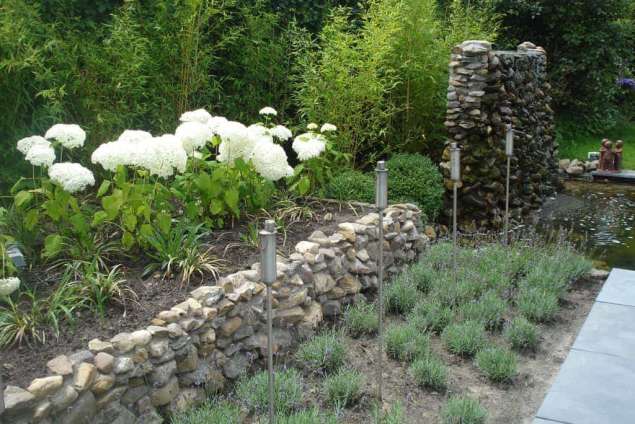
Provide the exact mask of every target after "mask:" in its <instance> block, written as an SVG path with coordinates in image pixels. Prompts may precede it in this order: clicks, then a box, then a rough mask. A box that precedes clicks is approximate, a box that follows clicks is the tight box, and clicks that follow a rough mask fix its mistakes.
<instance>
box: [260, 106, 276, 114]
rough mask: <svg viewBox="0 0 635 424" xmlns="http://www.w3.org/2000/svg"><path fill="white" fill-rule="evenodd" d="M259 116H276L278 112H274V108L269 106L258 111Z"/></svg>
mask: <svg viewBox="0 0 635 424" xmlns="http://www.w3.org/2000/svg"><path fill="white" fill-rule="evenodd" d="M258 113H259V114H260V115H265V116H268V115H271V116H277V115H278V112H276V110H275V109H274V108H272V107H271V106H267V107H263V108H262V109H260V112H258Z"/></svg>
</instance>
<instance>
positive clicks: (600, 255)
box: [537, 182, 635, 270]
mask: <svg viewBox="0 0 635 424" xmlns="http://www.w3.org/2000/svg"><path fill="white" fill-rule="evenodd" d="M537 228H538V231H539V232H541V233H543V234H544V233H549V232H553V231H558V229H560V228H562V229H565V230H567V231H569V232H570V233H571V237H572V238H573V239H574V240H575V241H576V242H577V243H579V244H580V247H581V248H582V249H583V250H584V251H585V252H586V253H587V254H588V255H589V256H590V257H591V258H592V259H594V260H596V261H598V262H600V264H598V265H604V266H608V267H610V268H612V267H619V268H626V269H633V270H635V186H633V185H626V184H607V183H591V182H566V183H565V190H564V191H563V192H561V193H559V194H557V195H556V196H555V197H553V198H551V199H549V200H548V201H547V202H545V204H544V206H543V208H542V211H541V212H540V215H539V221H538V225H537Z"/></svg>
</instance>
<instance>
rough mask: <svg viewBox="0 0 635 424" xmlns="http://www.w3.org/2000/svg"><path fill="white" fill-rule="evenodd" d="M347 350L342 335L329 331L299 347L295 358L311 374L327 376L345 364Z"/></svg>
mask: <svg viewBox="0 0 635 424" xmlns="http://www.w3.org/2000/svg"><path fill="white" fill-rule="evenodd" d="M345 356H346V349H345V347H344V343H343V341H342V336H341V334H340V333H338V332H335V331H328V332H326V333H323V334H320V335H319V336H316V337H313V338H312V339H310V340H307V341H305V342H304V343H302V344H301V345H300V346H299V347H298V351H297V352H296V354H295V358H296V360H297V361H298V362H300V363H301V364H302V366H304V367H305V368H306V369H308V370H309V371H311V372H315V373H321V374H327V373H331V372H334V371H337V370H339V369H340V367H341V366H342V365H343V364H344V359H345Z"/></svg>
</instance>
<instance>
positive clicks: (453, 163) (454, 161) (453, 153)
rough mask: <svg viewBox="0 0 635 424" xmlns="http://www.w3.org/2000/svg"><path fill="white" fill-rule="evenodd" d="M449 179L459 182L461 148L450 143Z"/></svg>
mask: <svg viewBox="0 0 635 424" xmlns="http://www.w3.org/2000/svg"><path fill="white" fill-rule="evenodd" d="M450 178H452V180H453V181H460V180H461V148H460V147H459V146H458V144H457V143H450Z"/></svg>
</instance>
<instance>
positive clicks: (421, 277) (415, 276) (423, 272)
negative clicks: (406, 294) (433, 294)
mask: <svg viewBox="0 0 635 424" xmlns="http://www.w3.org/2000/svg"><path fill="white" fill-rule="evenodd" d="M405 273H406V274H407V275H408V278H410V280H411V281H412V282H413V284H414V286H415V287H416V288H417V290H419V291H420V292H422V293H428V292H429V291H430V289H431V288H432V285H433V284H434V281H435V280H436V279H437V273H436V271H435V270H434V269H432V268H431V267H430V266H428V265H426V264H423V263H421V262H419V263H416V264H414V265H412V266H410V267H409V268H408V269H407V270H406V271H405Z"/></svg>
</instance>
